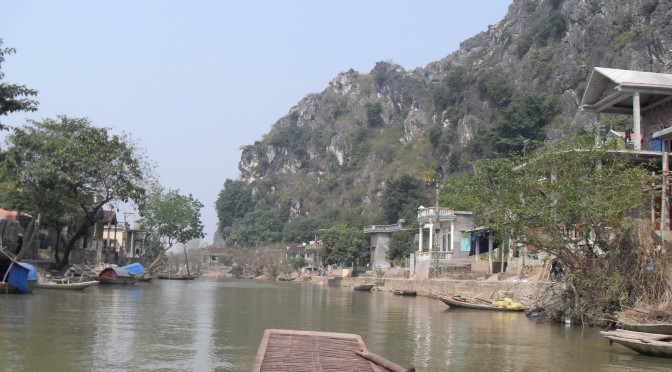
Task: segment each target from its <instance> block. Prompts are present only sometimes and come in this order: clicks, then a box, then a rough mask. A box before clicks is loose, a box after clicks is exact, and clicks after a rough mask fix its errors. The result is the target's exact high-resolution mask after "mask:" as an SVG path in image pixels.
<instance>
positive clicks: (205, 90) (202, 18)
mask: <svg viewBox="0 0 672 372" xmlns="http://www.w3.org/2000/svg"><path fill="white" fill-rule="evenodd" d="M510 3H511V1H510V0H509V1H505V0H471V1H457V0H432V1H423V0H420V1H394V0H387V1H385V0H357V1H355V0H338V1H325V0H322V1H319V0H313V1H308V0H288V1H282V0H276V1H270V0H268V1H258V0H251V1H235V2H234V1H224V0H221V1H214V0H207V1H206V0H189V1H158V0H146V1H137V0H136V1H128V0H119V1H83V0H77V1H70V0H61V1H53V0H45V1H32V0H21V1H16V0H15V1H8V0H0V38H2V39H3V40H4V45H3V47H13V48H16V49H17V53H16V54H14V55H10V56H5V57H6V61H5V63H4V64H3V65H2V71H3V72H4V73H5V79H4V82H8V83H18V84H25V85H26V86H28V87H30V88H33V89H37V90H38V91H39V95H38V98H37V99H38V100H39V102H40V106H39V111H37V112H36V113H18V114H14V115H11V116H9V117H3V118H2V121H3V123H5V124H9V125H12V126H20V125H22V124H23V123H25V119H26V118H33V119H38V120H39V119H43V118H54V117H56V115H59V114H65V115H67V116H70V117H88V118H90V119H91V120H92V121H93V123H94V124H95V125H96V126H101V127H102V126H105V127H111V128H113V130H114V131H115V132H117V133H119V132H122V131H123V132H126V133H129V134H131V136H132V137H133V138H134V139H135V140H137V141H138V142H139V144H140V146H141V147H143V148H144V149H146V150H147V156H148V157H149V158H150V159H151V160H152V161H154V162H155V163H156V164H157V167H158V168H157V169H156V171H157V173H158V174H159V176H160V180H161V183H162V185H163V186H164V187H166V188H172V189H178V190H180V192H181V193H182V194H192V195H193V196H194V197H195V198H197V199H198V200H200V201H201V202H202V203H203V204H204V205H205V207H204V208H203V211H202V216H203V223H204V225H205V231H206V233H207V235H208V236H207V237H206V241H207V242H211V241H212V237H213V233H214V232H215V230H216V225H217V214H216V212H215V209H214V203H215V200H216V199H217V195H218V193H219V191H221V189H222V186H223V184H224V181H225V180H226V179H227V178H230V179H237V178H238V177H239V171H238V161H239V160H240V147H241V146H244V145H248V144H252V143H253V142H254V141H255V140H259V139H261V138H262V136H263V135H264V134H265V133H267V132H268V131H269V130H270V128H271V126H272V125H273V123H275V122H276V121H277V120H278V119H279V118H280V117H282V116H284V115H285V114H287V112H288V111H289V109H290V108H291V107H292V106H294V105H295V104H296V103H298V102H299V100H301V99H302V98H303V97H304V96H306V95H307V94H309V93H316V92H321V91H322V90H324V89H325V88H326V87H327V84H328V83H329V81H330V80H331V79H333V78H334V77H336V75H338V74H339V73H340V72H344V71H347V70H349V69H350V68H353V69H355V70H356V71H359V72H361V73H368V72H370V71H371V69H372V68H373V67H374V65H375V63H376V62H378V61H388V60H389V61H393V62H395V63H398V64H400V65H402V66H403V67H404V68H405V69H407V70H412V69H414V68H416V67H424V66H426V65H427V64H428V63H430V62H433V61H436V60H439V59H441V58H443V57H445V56H447V55H448V54H450V53H451V52H453V51H455V50H456V49H457V48H458V46H459V43H460V42H461V41H463V40H465V39H466V38H468V37H471V36H473V35H476V34H477V33H478V32H481V31H485V30H487V28H488V25H492V24H495V23H497V22H498V21H500V20H501V19H502V18H503V17H504V15H505V14H506V11H507V8H508V6H509V4H510ZM131 218H132V217H131ZM262 223H263V222H262Z"/></svg>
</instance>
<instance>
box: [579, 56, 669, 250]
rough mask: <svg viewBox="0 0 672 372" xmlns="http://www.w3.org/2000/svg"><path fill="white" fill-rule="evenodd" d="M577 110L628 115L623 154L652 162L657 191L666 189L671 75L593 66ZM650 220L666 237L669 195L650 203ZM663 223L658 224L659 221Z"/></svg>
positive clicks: (597, 113)
mask: <svg viewBox="0 0 672 372" xmlns="http://www.w3.org/2000/svg"><path fill="white" fill-rule="evenodd" d="M581 110H582V111H585V112H592V113H594V114H595V122H596V123H599V121H600V115H601V114H603V113H608V114H623V115H629V116H632V129H628V130H626V131H625V132H624V133H623V134H622V135H621V133H619V132H615V131H610V132H609V134H608V135H610V136H611V137H617V136H622V138H623V142H624V144H625V148H626V149H624V150H622V151H623V152H628V153H630V154H632V155H635V156H637V157H638V158H640V159H643V160H654V161H655V163H656V164H658V167H659V172H660V174H661V175H662V180H663V182H662V185H660V186H661V187H660V189H661V190H667V189H668V185H667V184H668V183H669V181H668V180H667V178H668V177H669V152H670V151H671V150H672V74H665V73H655V72H644V71H631V70H620V69H612V68H604V67H595V68H594V69H593V71H592V73H591V75H590V78H589V80H588V85H587V86H586V91H585V94H584V96H583V100H582V101H581ZM652 209H653V210H652V212H651V219H652V221H653V222H654V223H655V224H656V228H657V229H658V230H659V233H660V234H661V235H663V236H665V237H666V238H667V239H670V238H672V236H670V214H672V210H670V203H669V192H667V191H666V192H662V191H661V194H660V196H658V197H656V198H655V200H654V203H653V208H652ZM661 221H663V223H662V224H660V222H661Z"/></svg>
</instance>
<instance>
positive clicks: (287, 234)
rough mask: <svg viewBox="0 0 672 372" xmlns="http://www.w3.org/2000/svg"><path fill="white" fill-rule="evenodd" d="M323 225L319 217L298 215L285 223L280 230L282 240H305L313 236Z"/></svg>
mask: <svg viewBox="0 0 672 372" xmlns="http://www.w3.org/2000/svg"><path fill="white" fill-rule="evenodd" d="M324 226H325V221H324V219H323V218H320V217H314V216H310V217H298V218H296V219H295V220H293V221H290V222H288V223H287V224H285V227H284V228H283V230H282V240H283V241H284V242H285V243H298V242H307V241H311V240H313V239H314V238H315V235H316V234H317V231H318V230H320V229H322V228H323V227H324Z"/></svg>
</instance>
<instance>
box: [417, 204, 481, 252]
mask: <svg viewBox="0 0 672 372" xmlns="http://www.w3.org/2000/svg"><path fill="white" fill-rule="evenodd" d="M436 211H438V214H437V212H436ZM418 223H419V225H420V226H419V228H418V235H417V236H418V249H417V251H418V255H421V254H422V253H423V252H438V255H439V260H452V259H463V258H468V257H469V249H470V247H467V246H463V244H462V240H463V239H462V233H461V232H463V231H467V230H469V229H471V228H472V226H473V213H472V212H467V211H455V210H452V209H449V208H444V207H439V208H438V209H436V208H425V207H423V206H420V208H418ZM427 256H429V255H427Z"/></svg>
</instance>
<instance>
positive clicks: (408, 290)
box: [392, 289, 417, 296]
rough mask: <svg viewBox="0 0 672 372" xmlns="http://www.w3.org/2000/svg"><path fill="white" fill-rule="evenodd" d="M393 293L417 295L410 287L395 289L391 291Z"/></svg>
mask: <svg viewBox="0 0 672 372" xmlns="http://www.w3.org/2000/svg"><path fill="white" fill-rule="evenodd" d="M392 292H393V293H394V294H395V295H399V296H415V295H417V292H416V291H413V290H410V289H395V290H394V291H392Z"/></svg>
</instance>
